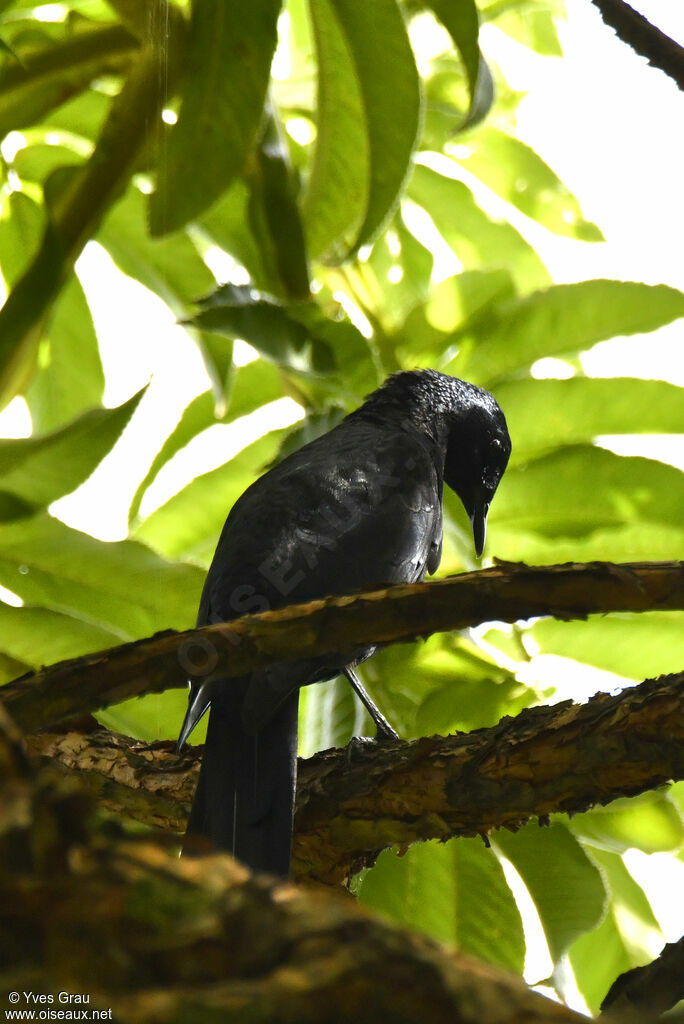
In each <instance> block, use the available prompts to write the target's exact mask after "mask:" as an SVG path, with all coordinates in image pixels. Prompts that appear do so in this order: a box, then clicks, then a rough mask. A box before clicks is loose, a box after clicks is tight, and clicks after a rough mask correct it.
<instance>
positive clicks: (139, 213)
mask: <svg viewBox="0 0 684 1024" xmlns="http://www.w3.org/2000/svg"><path fill="white" fill-rule="evenodd" d="M145 219H146V218H145V197H144V196H143V195H142V193H141V192H140V191H139V190H138V189H137V188H136V187H135V185H130V186H129V187H128V189H127V190H126V193H125V195H124V196H123V197H122V198H121V199H120V200H119V202H118V203H117V204H116V206H114V207H113V209H112V210H111V211H110V213H109V214H108V216H107V218H106V220H105V221H104V223H103V224H102V226H101V227H100V229H99V231H98V235H97V240H98V242H100V243H101V244H102V245H103V246H104V247H105V249H106V250H107V252H108V253H109V255H110V256H111V257H112V259H113V260H114V262H115V263H116V265H117V266H118V267H119V269H120V270H122V271H123V272H124V274H128V275H129V276H130V277H133V278H135V280H137V281H140V283H141V284H144V285H145V286H146V287H147V288H149V289H150V291H153V292H155V294H156V295H159V297H160V298H161V299H163V300H164V302H166V303H167V304H168V305H169V306H170V307H171V309H172V310H173V312H174V313H175V314H176V316H184V315H185V313H186V312H187V304H188V303H190V302H192V301H194V300H195V299H196V298H197V296H198V295H204V294H206V292H208V291H209V289H211V288H213V287H214V284H215V281H214V276H213V274H212V273H211V271H210V270H209V268H208V267H207V266H206V264H205V263H204V260H203V259H202V257H201V256H200V254H199V253H198V251H197V249H196V247H195V245H194V243H193V242H192V241H191V239H190V238H189V236H188V235H187V234H186V233H185V232H184V231H178V232H175V233H171V234H168V235H166V236H165V237H164V238H163V239H154V238H150V237H149V235H148V234H147V231H146V229H145Z"/></svg>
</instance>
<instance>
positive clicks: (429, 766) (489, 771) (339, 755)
mask: <svg viewBox="0 0 684 1024" xmlns="http://www.w3.org/2000/svg"><path fill="white" fill-rule="evenodd" d="M683 741H684V672H683V673H679V674H677V675H670V676H661V677H660V678H659V679H650V680H646V681H645V682H643V683H641V684H640V685H639V686H635V687H631V688H629V689H626V690H624V691H623V692H622V693H620V694H618V695H617V696H609V695H608V694H605V693H601V694H597V696H595V697H593V698H592V699H591V700H590V701H589V702H588V703H587V704H584V705H578V704H573V703H572V702H570V701H566V702H564V703H562V704H556V705H554V706H552V707H537V708H531V709H528V710H526V711H523V712H521V714H519V715H517V716H516V717H515V718H506V719H504V720H503V721H502V722H500V723H499V725H497V726H494V727H493V728H491V729H478V730H476V731H474V732H472V733H468V734H458V735H455V736H447V737H442V736H432V737H426V738H423V739H420V740H416V741H413V742H410V743H404V742H397V743H383V744H380V745H378V744H375V743H370V744H366V745H361V746H360V747H359V749H354V748H352V749H351V750H350V751H344V750H329V751H323V752H322V753H320V754H317V755H315V756H314V757H312V758H310V759H308V760H307V761H300V766H299V784H298V791H297V814H296V819H295V842H294V861H293V874H294V876H295V877H297V878H299V879H300V880H301V879H315V880H318V881H321V882H326V883H336V882H341V881H343V880H344V879H345V878H346V877H348V876H349V875H350V874H351V873H352V872H353V871H354V870H358V869H359V868H360V867H362V866H364V865H368V864H371V863H373V861H374V859H375V857H376V856H377V854H378V853H379V852H380V851H381V850H383V849H385V848H386V847H388V846H392V845H400V846H406V845H408V844H409V843H412V842H416V841H420V840H425V839H431V838H438V839H448V838H451V837H452V836H457V835H465V836H472V835H478V834H480V835H486V834H487V833H489V832H490V831H492V830H493V829H495V828H500V827H506V828H517V827H518V826H520V825H522V824H524V823H525V822H526V821H529V820H530V819H531V818H535V817H539V818H542V819H543V818H544V816H545V815H548V814H551V813H553V812H559V811H574V812H576V811H584V810H587V809H588V808H589V807H591V806H593V805H594V804H599V803H601V804H604V803H608V802H610V801H611V800H614V799H615V798H617V797H620V796H630V795H634V794H636V793H640V792H643V791H644V790H647V789H653V788H654V787H656V786H659V785H662V784H664V783H665V782H667V781H668V780H669V779H682V778H684V742H683ZM29 749H30V750H31V751H32V752H33V753H34V754H37V755H42V756H43V757H45V758H49V759H51V760H53V761H54V762H56V763H58V764H61V765H62V766H63V767H65V768H68V769H69V770H71V771H73V772H76V773H78V774H79V775H80V777H81V778H82V779H84V780H85V779H88V780H90V783H89V785H90V788H91V789H92V790H93V791H94V792H96V793H97V794H98V796H99V797H100V798H101V799H102V801H103V802H104V804H105V805H106V806H109V807H110V808H111V809H112V810H115V811H118V812H123V813H125V814H130V815H132V816H133V817H135V818H138V819H139V820H141V821H144V822H146V823H147V824H151V825H155V826H158V827H161V828H167V829H173V830H182V829H183V828H184V827H185V822H186V820H187V814H188V811H189V803H190V800H191V797H192V792H193V789H194V785H195V783H196V778H197V771H198V767H199V754H200V752H201V748H195V749H194V750H193V749H189V750H186V751H184V753H183V754H182V755H181V756H180V757H178V756H176V754H175V753H174V750H173V745H172V744H171V743H155V744H152V745H147V744H143V743H136V742H135V741H133V740H130V739H127V738H126V737H119V736H115V735H113V734H111V733H107V732H105V731H104V730H99V731H97V732H95V733H93V734H91V735H90V736H89V735H83V734H79V733H67V734H65V735H52V734H39V735H36V736H33V737H30V739H29Z"/></svg>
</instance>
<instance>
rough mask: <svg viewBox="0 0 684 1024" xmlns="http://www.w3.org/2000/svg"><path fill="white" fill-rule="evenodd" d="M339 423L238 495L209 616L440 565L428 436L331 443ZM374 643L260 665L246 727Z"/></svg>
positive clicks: (206, 596)
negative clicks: (317, 442) (423, 440)
mask: <svg viewBox="0 0 684 1024" xmlns="http://www.w3.org/2000/svg"><path fill="white" fill-rule="evenodd" d="M340 433H342V436H341V437H340V436H339V434H340ZM334 434H335V432H333V434H332V435H328V436H327V438H325V439H321V441H323V440H326V441H327V442H328V443H327V444H326V445H323V444H322V443H321V444H320V445H319V447H318V449H316V448H315V447H314V445H309V446H307V449H302V450H301V451H300V452H298V453H295V456H291V457H290V459H288V460H286V462H285V463H281V465H280V466H278V467H276V468H275V469H274V470H272V471H271V472H270V473H268V474H266V475H265V476H264V477H261V478H260V479H259V480H258V481H257V482H256V484H254V485H253V486H252V487H251V488H250V489H249V490H248V491H247V492H245V494H244V495H243V497H242V498H241V499H240V500H239V501H238V502H237V503H236V505H235V506H234V508H233V510H232V511H231V514H230V516H229V517H228V520H227V521H226V525H225V527H224V531H223V533H222V535H221V539H220V541H219V545H218V547H217V550H216V554H215V556H214V561H213V563H212V566H211V569H210V571H209V574H208V577H207V582H206V584H205V590H204V593H203V597H202V604H201V606H200V616H199V618H198V623H205V622H219V621H227V620H230V619H232V618H235V617H236V616H238V615H241V614H245V613H247V612H258V611H265V610H267V609H269V608H278V607H282V606H284V605H286V604H292V603H295V602H298V601H308V600H312V599H315V598H319V597H324V596H326V595H328V594H349V593H354V592H355V591H358V590H361V589H368V588H369V587H373V586H378V587H382V586H386V585H389V584H392V583H406V582H415V581H417V580H420V579H422V578H423V576H424V575H425V571H426V568H427V567H428V566H430V567H431V566H435V567H436V564H438V560H439V559H438V555H437V554H436V553H437V552H439V550H440V549H441V526H442V523H441V484H440V481H439V477H438V473H437V470H436V469H435V466H434V463H433V461H432V458H431V456H430V453H429V451H428V450H427V449H426V447H425V446H424V445H423V444H422V443H421V442H419V441H416V440H414V439H413V438H411V437H404V436H397V435H396V433H395V434H394V435H393V436H390V437H386V436H384V435H383V434H381V433H380V434H378V435H377V436H371V437H363V436H362V437H361V438H360V437H358V436H355V432H354V431H350V432H349V434H350V436H347V437H345V436H344V433H343V432H341V431H339V432H338V436H337V437H336V438H335V441H336V443H335V444H330V439H331V437H333V436H334ZM362 444H363V445H364V446H362ZM312 448H313V449H314V450H313V451H311V449H312ZM298 455H299V456H300V458H297V456H298ZM431 571H432V570H431ZM370 650H371V649H366V648H360V647H354V646H351V647H349V648H348V649H346V650H344V651H340V652H338V653H337V654H334V655H329V656H326V657H324V658H311V659H306V660H302V661H298V662H288V663H287V664H279V665H274V666H271V667H270V668H268V669H266V670H263V671H260V672H258V673H255V674H254V676H253V677H252V681H251V684H250V686H249V688H248V691H247V695H246V697H245V700H244V704H243V721H244V724H245V727H246V728H248V729H249V730H250V731H255V732H256V731H258V730H259V729H260V728H262V727H263V725H264V724H265V723H266V722H267V721H268V720H269V718H270V716H271V715H272V714H273V713H274V712H275V710H276V709H277V707H278V706H279V704H280V703H281V702H282V701H283V700H284V699H285V698H286V697H287V695H288V693H290V692H291V691H292V690H293V689H294V688H296V687H298V686H301V685H304V684H306V683H309V682H314V681H318V680H321V679H326V678H330V677H331V676H333V675H336V674H337V673H338V672H340V671H341V670H342V669H343V668H344V666H345V665H346V664H348V663H350V662H352V661H355V660H361V659H363V658H364V657H367V655H368V654H369V653H370Z"/></svg>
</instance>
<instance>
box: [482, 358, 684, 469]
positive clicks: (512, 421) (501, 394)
mask: <svg viewBox="0 0 684 1024" xmlns="http://www.w3.org/2000/svg"><path fill="white" fill-rule="evenodd" d="M495 393H496V399H497V401H498V402H499V404H500V406H501V408H502V409H503V410H504V413H505V415H506V420H507V423H508V429H509V431H510V434H511V437H512V438H513V451H512V453H511V465H516V464H517V463H520V462H527V461H529V460H530V459H532V458H534V457H535V456H537V455H540V454H543V453H545V452H548V451H550V450H552V449H553V448H556V447H560V446H562V445H571V444H578V443H582V442H585V443H586V442H588V441H592V440H593V439H594V438H595V437H598V436H599V435H602V434H642V433H659V434H660V433H662V434H666V433H669V432H671V431H673V432H675V433H680V432H682V428H683V426H684V423H683V421H682V408H684V389H682V388H678V387H676V386H675V385H674V384H668V383H666V382H665V381H661V380H636V379H633V378H629V377H610V378H589V377H574V378H571V379H569V380H531V379H530V378H525V379H521V380H508V381H502V382H501V384H498V385H497V386H496V388H495ZM542 423H543V429H542V430H540V424H542Z"/></svg>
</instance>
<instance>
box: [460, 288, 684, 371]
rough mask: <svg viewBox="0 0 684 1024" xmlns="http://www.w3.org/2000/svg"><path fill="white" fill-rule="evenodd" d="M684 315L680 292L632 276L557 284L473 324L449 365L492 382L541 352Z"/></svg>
mask: <svg viewBox="0 0 684 1024" xmlns="http://www.w3.org/2000/svg"><path fill="white" fill-rule="evenodd" d="M682 316H684V294H682V292H680V291H677V289H676V288H669V287H668V286H667V285H664V284H658V285H648V284H638V283H635V282H632V281H602V280H598V281H582V282H580V283H579V284H557V285H554V286H553V287H551V288H547V289H546V290H545V291H540V292H535V293H534V294H533V295H528V296H527V297H525V298H522V299H518V300H515V301H513V302H510V303H508V304H507V305H506V304H504V305H502V306H501V307H500V308H499V309H498V310H497V315H496V319H495V320H493V321H492V322H491V323H487V324H486V325H485V324H474V325H473V329H472V336H473V339H474V343H475V344H474V348H473V350H472V351H470V350H469V351H468V352H464V353H463V354H462V355H461V356H459V357H458V358H457V359H456V360H454V363H453V366H452V367H451V369H452V370H453V372H454V373H456V374H457V375H458V374H459V373H465V374H466V375H467V376H468V377H469V379H472V380H475V381H478V382H481V383H487V382H489V383H493V382H494V381H497V380H500V379H501V378H503V377H506V376H508V375H510V374H512V373H513V372H515V371H519V370H522V369H525V368H527V367H528V366H531V365H532V363H534V362H535V361H536V360H537V359H541V358H542V357H545V356H562V355H568V354H574V353H576V352H581V351H583V350H585V349H588V348H591V346H592V345H595V344H596V343H597V342H599V341H604V340H606V339H607V338H615V337H618V336H620V335H629V334H640V333H642V332H645V331H654V330H655V329H656V328H657V327H662V326H663V325H664V324H669V323H671V322H672V321H673V320H676V319H677V318H678V317H682Z"/></svg>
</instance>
